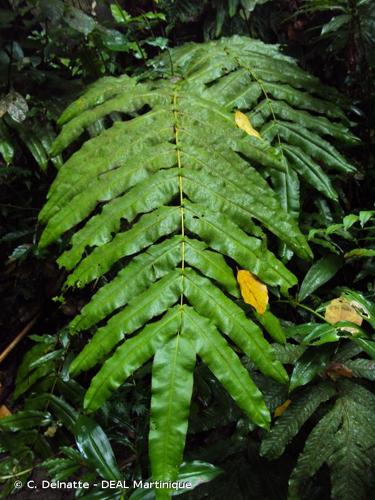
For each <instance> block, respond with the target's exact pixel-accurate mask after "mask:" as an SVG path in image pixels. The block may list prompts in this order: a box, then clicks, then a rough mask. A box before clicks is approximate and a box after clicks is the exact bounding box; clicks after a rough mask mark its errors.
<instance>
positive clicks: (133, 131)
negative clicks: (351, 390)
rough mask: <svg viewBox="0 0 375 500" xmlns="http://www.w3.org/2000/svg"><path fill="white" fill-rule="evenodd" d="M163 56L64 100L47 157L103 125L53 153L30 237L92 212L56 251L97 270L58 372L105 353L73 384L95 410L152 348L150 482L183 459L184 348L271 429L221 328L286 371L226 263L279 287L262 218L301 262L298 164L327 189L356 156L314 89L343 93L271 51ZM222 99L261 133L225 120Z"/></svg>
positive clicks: (279, 376) (334, 113)
mask: <svg viewBox="0 0 375 500" xmlns="http://www.w3.org/2000/svg"><path fill="white" fill-rule="evenodd" d="M169 56H170V57H169ZM169 56H168V57H167V56H166V57H161V58H160V59H157V60H155V61H154V62H153V63H152V65H151V68H150V70H149V71H147V72H146V73H144V74H143V75H141V76H140V77H138V78H137V79H136V78H130V77H128V76H126V75H124V76H122V77H120V78H117V79H115V78H105V79H102V80H99V81H98V82H97V83H96V84H94V85H92V86H91V87H90V88H89V89H88V91H87V92H86V93H85V94H84V95H83V96H82V97H81V98H79V99H78V100H77V101H76V102H75V103H73V104H72V105H71V106H69V107H68V108H67V110H66V111H65V112H64V113H63V115H62V117H61V119H60V123H61V124H64V127H63V129H62V132H61V134H60V136H59V137H58V138H57V140H56V142H55V144H54V154H59V153H61V152H62V151H63V150H64V149H65V148H66V147H67V146H69V145H70V144H72V143H74V141H76V140H77V139H79V137H80V136H81V134H82V133H83V132H84V131H85V130H87V129H88V127H90V126H92V125H93V124H95V123H96V122H97V121H98V120H103V119H105V120H106V122H107V124H108V128H107V129H106V130H104V131H102V132H101V133H100V134H99V135H98V136H97V137H94V138H92V139H90V140H88V141H87V142H86V143H85V144H84V145H83V146H82V147H81V149H79V150H78V151H77V152H76V153H74V154H73V155H72V156H71V157H70V158H69V159H68V160H67V161H66V162H65V164H64V165H63V166H62V168H61V169H60V171H59V173H58V175H57V178H56V180H55V182H54V183H53V185H52V187H51V189H50V192H49V195H48V201H47V203H46V205H45V207H44V208H43V210H42V212H41V214H40V220H41V221H42V222H43V223H45V224H47V226H46V229H45V230H44V233H43V235H42V237H41V240H40V246H41V247H45V246H47V245H49V244H50V243H52V242H53V241H56V240H57V239H58V238H59V237H60V236H62V235H63V234H64V233H65V232H67V231H68V230H70V229H72V228H74V227H76V226H77V225H78V224H81V223H82V222H83V221H84V220H85V219H86V218H87V217H88V216H90V217H89V220H88V222H86V223H85V224H84V225H80V226H79V227H77V229H76V230H75V233H74V234H73V236H72V238H71V240H70V243H71V247H70V248H69V249H67V250H66V251H65V252H64V253H63V254H62V256H61V257H60V258H59V260H58V262H59V264H60V265H62V266H64V267H65V268H66V269H68V270H70V271H72V272H71V274H70V275H69V276H68V278H67V280H66V286H76V287H83V286H86V285H87V284H88V283H91V282H93V281H94V280H98V279H101V278H102V277H103V276H104V275H106V274H107V273H109V274H107V278H108V281H107V282H104V284H103V285H102V286H101V288H100V289H99V290H98V291H97V292H96V293H95V295H94V297H93V298H92V300H91V302H90V303H89V304H87V305H86V306H85V307H84V308H83V309H82V311H81V313H80V314H79V315H78V316H77V317H76V318H75V319H74V320H73V322H72V323H71V330H72V332H76V331H79V330H85V329H88V328H91V327H93V326H94V325H98V326H99V329H98V330H97V331H96V332H95V334H94V336H93V338H92V340H91V341H90V342H89V343H87V345H86V346H85V348H84V349H83V350H82V352H81V353H80V354H79V355H78V356H77V357H76V358H75V360H74V361H73V363H72V365H71V369H70V371H71V373H72V374H77V373H79V372H81V371H82V370H88V369H90V368H92V367H93V366H95V365H96V364H98V363H101V362H102V361H104V360H105V359H106V361H105V362H104V364H103V366H102V367H101V368H100V369H99V372H98V373H97V375H96V376H95V377H94V378H93V380H92V382H91V385H90V388H89V389H88V391H87V393H86V397H85V407H86V409H87V410H89V411H93V410H96V409H98V408H100V406H101V405H102V404H103V402H104V401H105V400H106V399H107V398H108V397H109V396H110V395H111V394H112V393H113V391H114V390H116V389H117V388H118V387H119V386H120V385H121V384H122V383H123V382H124V381H125V380H126V379H127V377H129V376H130V375H131V374H132V373H133V372H134V371H135V370H136V369H137V368H139V367H140V366H142V365H143V364H144V363H145V362H147V361H148V360H149V359H151V358H152V357H154V361H153V370H152V372H153V377H152V393H153V394H152V401H151V423H150V439H149V447H150V459H151V466H152V472H153V477H154V479H158V480H163V481H165V480H173V479H175V478H176V477H177V474H178V467H179V465H180V463H181V461H182V457H183V449H184V442H185V435H186V430H187V422H188V415H189V406H190V399H191V394H192V386H193V372H194V366H195V363H196V355H198V356H199V357H200V358H201V359H202V360H203V362H204V363H205V364H207V366H208V367H209V368H210V370H211V371H212V372H213V373H214V375H215V376H216V377H217V379H218V380H219V381H220V382H221V383H222V384H223V386H224V387H225V388H226V390H227V391H228V392H229V394H230V395H231V396H232V397H233V399H234V400H235V401H236V403H237V404H238V405H239V406H240V408H242V409H243V410H244V411H245V412H246V414H247V415H248V416H249V417H250V418H251V419H252V421H253V422H255V423H256V424H257V425H259V426H261V427H264V428H268V426H269V421H270V415H269V411H268V409H267V407H266V404H265V402H264V400H263V398H262V395H261V392H260V391H259V389H258V388H257V386H256V384H255V383H254V382H253V380H252V379H251V378H250V376H249V375H248V372H247V370H246V369H245V368H244V367H243V365H242V364H241V362H240V359H239V357H238V356H237V354H236V353H235V351H234V350H233V349H232V348H231V347H230V344H229V343H228V341H227V340H225V338H224V337H223V336H222V335H221V334H225V335H226V336H227V338H228V339H229V341H230V342H233V343H235V344H236V345H237V346H238V348H239V349H240V350H241V351H242V352H243V353H245V354H246V355H247V356H248V357H249V358H250V359H251V360H252V362H253V363H254V364H255V366H256V367H257V368H258V369H259V370H261V371H262V372H263V374H265V375H266V376H270V377H272V378H274V379H275V380H277V381H279V382H282V383H285V382H286V381H287V374H286V372H285V370H284V368H283V367H282V365H281V363H280V362H279V361H277V360H276V359H275V358H274V352H273V349H272V347H271V346H270V345H269V344H268V342H267V341H266V340H265V339H264V337H263V335H262V332H261V330H260V328H259V327H258V326H257V325H256V323H255V322H253V321H251V320H250V319H249V318H247V317H246V316H245V314H244V312H243V311H242V309H241V308H240V307H239V306H238V305H237V304H236V299H237V298H238V296H239V292H238V289H237V286H236V281H235V279H234V275H233V271H232V268H233V267H234V266H237V267H241V268H244V269H247V270H249V271H250V272H252V273H253V274H255V275H256V276H257V277H258V278H259V279H260V280H262V281H263V282H264V283H266V284H267V285H269V286H270V287H280V290H281V293H283V294H286V293H287V291H288V289H289V288H290V287H292V286H293V285H295V284H296V282H297V280H296V278H295V276H294V275H293V274H292V273H291V272H290V271H288V270H287V269H286V267H285V266H284V264H283V263H282V262H281V261H280V260H278V259H277V258H276V257H275V255H274V254H273V253H272V252H271V251H270V250H269V249H268V248H267V237H266V233H265V230H267V231H269V232H270V233H273V234H274V235H275V236H276V237H277V239H278V240H279V241H280V242H281V243H282V244H283V245H284V246H285V248H288V249H290V250H291V251H293V252H295V253H296V254H297V255H299V256H300V257H302V258H305V259H307V258H310V257H311V250H310V248H309V246H308V244H307V243H306V240H305V238H304V236H303V235H302V233H301V232H300V230H299V228H298V225H297V222H296V218H297V213H298V209H297V205H298V200H297V199H296V198H293V199H292V200H291V199H290V197H289V195H288V189H289V185H290V183H293V184H294V186H295V185H296V184H297V183H298V182H299V181H298V178H299V176H300V177H301V178H303V179H304V180H305V181H306V182H308V183H310V184H311V185H313V186H314V188H316V189H318V190H320V191H322V192H324V193H325V194H326V195H327V196H329V197H331V198H332V199H336V194H335V192H334V188H333V186H332V184H331V181H330V179H329V177H328V175H327V174H326V173H325V172H324V170H323V168H322V166H321V165H322V164H323V163H324V164H325V165H326V166H327V167H328V168H329V169H334V170H337V171H338V172H341V173H352V172H353V171H354V167H353V166H351V165H350V164H349V163H348V162H347V161H346V160H345V158H344V157H343V156H342V155H341V154H340V153H339V152H338V151H337V149H336V148H335V147H334V146H333V144H331V143H330V142H328V140H327V139H326V138H323V137H322V136H323V135H324V136H331V137H332V138H333V139H334V140H343V141H344V142H347V143H349V144H354V143H356V139H355V138H354V137H353V136H352V134H351V133H350V132H349V130H348V122H347V120H346V118H345V115H344V113H343V111H342V110H341V108H340V107H339V106H338V105H337V104H335V103H333V102H332V101H329V100H327V98H332V100H333V99H334V100H339V101H341V98H340V96H338V95H337V94H336V93H335V92H334V91H332V90H331V89H328V88H325V87H322V86H321V85H320V84H319V82H318V81H317V80H316V79H315V78H313V77H311V76H310V75H308V74H306V73H305V72H303V71H302V70H301V69H299V67H298V66H297V65H296V64H295V63H294V61H293V60H291V59H290V58H288V57H286V56H284V55H282V54H280V52H279V51H278V48H277V47H274V46H266V45H264V44H262V43H260V42H257V41H254V40H249V39H247V38H240V37H234V38H232V39H223V40H222V41H220V42H211V43H208V44H202V45H194V44H188V45H185V46H182V47H180V48H177V49H175V50H173V51H172V52H171V54H170V55H169ZM171 61H172V64H171ZM270 96H271V97H270ZM235 109H241V110H242V111H244V112H246V113H247V114H248V118H249V119H250V122H251V123H252V124H253V126H255V127H257V128H258V129H259V133H260V136H258V135H259V134H255V136H254V134H250V135H249V134H247V133H245V132H244V131H243V130H240V129H239V128H238V127H237V126H236V124H235V119H234V114H233V111H234V110H235ZM310 110H314V111H315V112H317V113H318V115H316V114H312V113H310V112H309V111H310ZM119 113H120V114H121V115H119ZM119 118H121V119H119ZM268 178H270V180H271V185H273V188H272V187H271V186H270V185H269V184H268V182H267V180H266V179H268ZM296 192H298V189H296V188H294V189H293V193H296ZM292 205H293V207H294V208H293V209H292ZM95 210H96V211H95ZM259 224H261V226H259ZM93 248H94V249H93ZM289 255H290V253H289ZM114 272H115V273H116V272H117V275H115V276H114V274H113V273H114ZM101 283H103V281H102V282H101ZM104 319H106V320H107V323H105V324H104V323H102V321H103V320H104ZM155 320H156V321H155ZM131 335H132V336H131ZM127 336H131V338H130V339H127V340H125V341H124V339H125V337H127ZM119 344H120V345H119ZM118 345H119V347H117V346H118ZM116 347H117V349H116V350H115V351H114V354H113V355H112V356H110V357H108V354H109V353H111V352H112V351H113V350H114V349H115V348H116ZM158 495H160V497H161V498H162V497H164V496H167V497H168V495H169V493H168V492H165V491H159V492H158Z"/></svg>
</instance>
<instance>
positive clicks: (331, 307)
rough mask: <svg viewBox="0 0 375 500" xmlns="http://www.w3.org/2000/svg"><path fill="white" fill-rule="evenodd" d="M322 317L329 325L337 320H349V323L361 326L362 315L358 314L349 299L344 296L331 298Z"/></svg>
mask: <svg viewBox="0 0 375 500" xmlns="http://www.w3.org/2000/svg"><path fill="white" fill-rule="evenodd" d="M324 317H325V319H326V321H328V323H331V325H334V324H335V323H338V322H339V321H350V322H351V323H355V324H356V325H359V326H361V325H362V321H363V319H362V316H361V315H360V314H358V312H357V311H356V309H355V308H354V307H353V306H352V304H351V303H350V302H349V300H347V299H345V298H344V297H339V298H338V299H333V300H331V302H330V303H329V304H328V306H327V307H326V310H325V314H324Z"/></svg>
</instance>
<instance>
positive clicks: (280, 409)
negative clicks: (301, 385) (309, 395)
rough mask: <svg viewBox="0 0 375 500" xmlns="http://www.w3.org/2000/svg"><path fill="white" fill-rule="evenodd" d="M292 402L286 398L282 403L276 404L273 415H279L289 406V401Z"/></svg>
mask: <svg viewBox="0 0 375 500" xmlns="http://www.w3.org/2000/svg"><path fill="white" fill-rule="evenodd" d="M291 402H292V400H291V399H287V400H286V401H285V402H284V403H283V404H282V405H280V406H278V407H277V408H276V409H275V411H274V414H273V416H274V417H281V415H282V414H283V413H284V412H285V410H286V409H287V408H288V407H289V405H290V403H291Z"/></svg>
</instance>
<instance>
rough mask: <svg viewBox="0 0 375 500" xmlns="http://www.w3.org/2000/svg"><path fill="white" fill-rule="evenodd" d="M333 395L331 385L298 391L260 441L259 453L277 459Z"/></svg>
mask: <svg viewBox="0 0 375 500" xmlns="http://www.w3.org/2000/svg"><path fill="white" fill-rule="evenodd" d="M334 394H335V389H334V388H333V387H332V385H331V384H329V383H325V384H319V385H317V386H314V387H309V388H308V389H304V390H302V391H300V393H299V396H298V398H296V399H295V400H292V403H291V404H290V406H288V408H287V410H286V411H285V413H283V415H282V416H281V417H280V418H278V419H277V420H276V423H275V425H274V427H273V428H272V430H271V432H270V433H269V434H267V435H266V436H265V438H264V439H263V441H262V445H261V448H260V453H261V455H263V456H266V457H267V458H269V459H274V458H278V457H279V456H280V455H282V454H283V453H284V450H285V448H286V446H287V445H288V444H289V443H290V442H291V440H292V439H293V438H294V437H295V436H296V435H297V434H298V432H299V431H300V429H301V427H302V426H303V424H304V423H305V422H306V421H307V420H308V419H309V418H310V417H311V415H312V414H313V413H314V412H315V410H316V409H317V408H318V407H319V406H320V405H321V404H322V403H324V402H325V401H328V400H329V399H330V398H331V397H332V396H333V395H334Z"/></svg>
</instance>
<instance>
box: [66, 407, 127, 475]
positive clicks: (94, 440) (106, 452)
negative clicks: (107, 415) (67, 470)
mask: <svg viewBox="0 0 375 500" xmlns="http://www.w3.org/2000/svg"><path fill="white" fill-rule="evenodd" d="M74 437H75V440H76V443H77V446H78V449H79V451H80V452H81V454H82V456H83V457H84V458H85V460H87V461H88V462H89V463H90V464H91V465H92V466H93V467H94V468H95V469H96V470H97V472H98V474H99V475H100V476H101V477H102V478H103V479H109V480H116V479H121V474H120V471H119V469H118V466H117V463H116V459H115V456H114V454H113V450H112V447H111V444H110V442H109V440H108V437H107V435H106V434H105V432H104V431H103V429H102V428H101V427H100V425H98V424H97V423H96V422H95V421H94V420H92V419H91V418H89V417H86V416H84V415H82V416H80V417H79V418H78V420H77V422H76V424H75V428H74Z"/></svg>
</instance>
